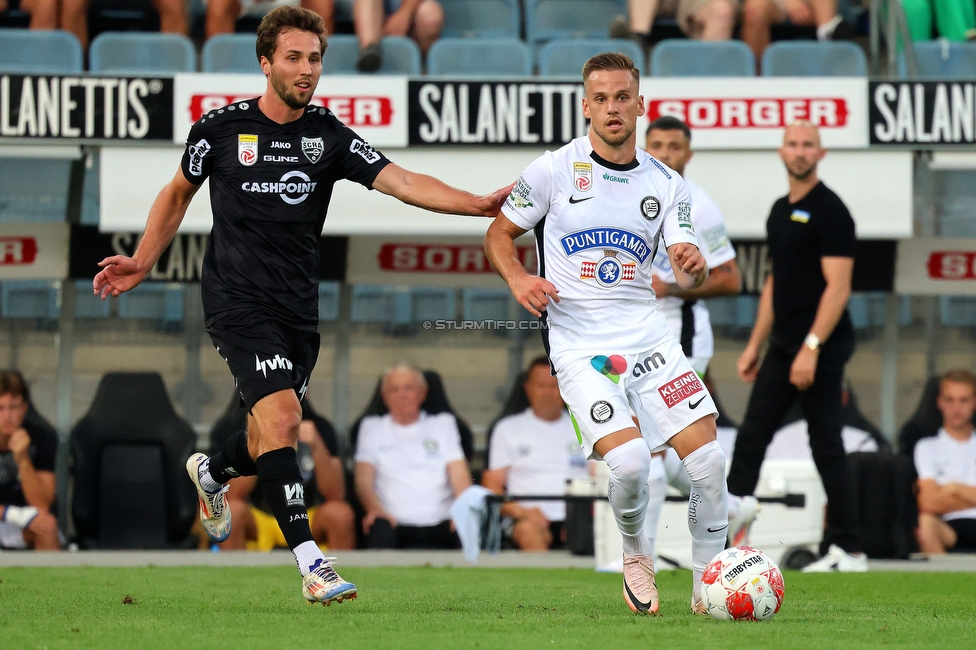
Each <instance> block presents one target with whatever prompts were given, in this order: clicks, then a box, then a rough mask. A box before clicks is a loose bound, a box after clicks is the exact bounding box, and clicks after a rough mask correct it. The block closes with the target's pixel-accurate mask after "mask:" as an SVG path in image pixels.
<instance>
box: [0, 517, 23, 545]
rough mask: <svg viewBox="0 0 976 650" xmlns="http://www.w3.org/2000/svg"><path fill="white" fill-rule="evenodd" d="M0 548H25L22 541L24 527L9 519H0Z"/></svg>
mask: <svg viewBox="0 0 976 650" xmlns="http://www.w3.org/2000/svg"><path fill="white" fill-rule="evenodd" d="M0 548H12V549H21V548H27V542H25V541H24V529H23V528H21V527H20V526H17V525H14V524H12V523H10V522H9V521H0Z"/></svg>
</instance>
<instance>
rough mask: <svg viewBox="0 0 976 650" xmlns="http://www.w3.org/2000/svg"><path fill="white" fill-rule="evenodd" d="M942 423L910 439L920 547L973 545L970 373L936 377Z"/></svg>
mask: <svg viewBox="0 0 976 650" xmlns="http://www.w3.org/2000/svg"><path fill="white" fill-rule="evenodd" d="M938 406H939V410H940V411H942V428H941V429H939V433H938V435H936V436H935V437H931V438H922V439H921V440H919V441H918V444H916V445H915V469H916V470H917V471H918V513H919V514H918V545H919V548H920V549H921V551H922V552H923V553H927V554H929V555H940V554H942V553H945V552H946V551H948V550H949V549H954V550H966V551H970V552H972V551H976V431H974V430H973V422H972V419H973V413H974V412H976V375H973V373H971V372H969V371H968V370H950V371H949V372H947V373H946V374H944V375H943V376H942V381H941V382H939V398H938Z"/></svg>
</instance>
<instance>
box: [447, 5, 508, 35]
mask: <svg viewBox="0 0 976 650" xmlns="http://www.w3.org/2000/svg"><path fill="white" fill-rule="evenodd" d="M440 4H441V7H443V8H444V28H443V29H442V30H441V37H442V38H455V37H465V38H470V37H472V36H474V37H478V38H501V37H509V38H518V37H519V28H520V22H521V17H522V12H521V9H520V7H519V0H440Z"/></svg>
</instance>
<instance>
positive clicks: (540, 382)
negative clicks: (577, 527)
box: [481, 357, 588, 551]
mask: <svg viewBox="0 0 976 650" xmlns="http://www.w3.org/2000/svg"><path fill="white" fill-rule="evenodd" d="M522 387H523V388H524V390H525V395H526V397H527V398H528V402H529V408H527V409H525V410H524V411H522V412H521V413H518V414H516V415H509V416H507V417H504V418H502V419H501V420H499V421H498V423H497V424H496V425H495V427H494V429H493V430H492V435H491V447H490V449H489V454H488V469H487V470H486V471H485V473H484V474H483V475H482V477H481V483H482V485H484V486H485V487H486V488H488V489H489V490H491V491H492V492H495V493H496V494H504V493H506V492H507V493H508V494H514V495H519V494H535V495H562V494H565V493H566V481H568V480H570V479H573V478H585V477H586V476H588V472H587V466H586V458H585V457H584V456H583V448H582V447H581V446H580V444H579V441H578V440H577V439H576V432H575V430H574V429H573V421H572V420H571V419H570V417H569V412H568V411H567V410H566V405H565V403H564V402H563V398H562V396H561V395H560V394H559V384H558V383H556V378H555V377H553V376H552V375H551V374H550V372H549V360H548V359H547V358H546V357H537V358H535V359H533V360H532V363H530V364H529V367H528V369H527V370H526V372H525V375H524V381H523V383H522ZM501 514H502V515H503V516H504V517H507V518H508V521H510V522H511V524H512V525H511V537H512V541H514V542H515V543H516V544H517V545H518V547H519V548H520V549H522V550H523V551H547V550H549V549H550V548H553V547H556V546H562V545H563V544H564V543H565V541H566V530H565V529H564V528H563V524H564V522H565V521H566V504H565V503H564V502H562V501H536V502H531V501H512V502H510V503H506V504H505V505H504V506H502V509H501Z"/></svg>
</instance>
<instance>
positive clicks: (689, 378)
mask: <svg viewBox="0 0 976 650" xmlns="http://www.w3.org/2000/svg"><path fill="white" fill-rule="evenodd" d="M703 390H705V387H704V386H702V383H701V380H700V379H699V378H698V375H696V374H695V373H694V372H693V371H692V372H686V373H685V374H683V375H681V376H680V377H678V378H677V379H672V380H671V381H669V382H668V383H666V384H664V385H663V386H661V387H660V388H658V389H657V392H658V393H660V394H661V399H663V400H664V403H665V404H667V405H668V408H673V407H674V405H675V404H677V403H679V402H681V401H683V400H686V399H688V398H689V397H691V396H692V395H694V394H695V393H700V392H701V391H703Z"/></svg>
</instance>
